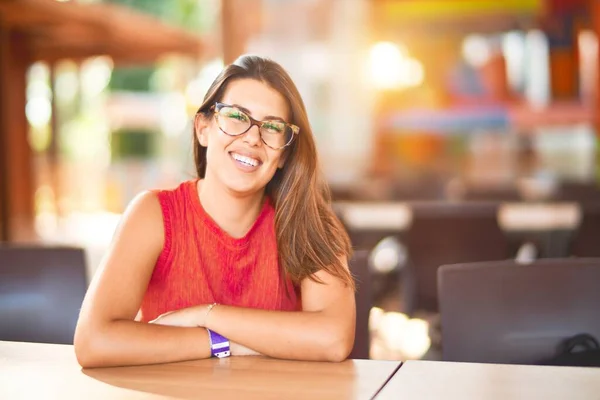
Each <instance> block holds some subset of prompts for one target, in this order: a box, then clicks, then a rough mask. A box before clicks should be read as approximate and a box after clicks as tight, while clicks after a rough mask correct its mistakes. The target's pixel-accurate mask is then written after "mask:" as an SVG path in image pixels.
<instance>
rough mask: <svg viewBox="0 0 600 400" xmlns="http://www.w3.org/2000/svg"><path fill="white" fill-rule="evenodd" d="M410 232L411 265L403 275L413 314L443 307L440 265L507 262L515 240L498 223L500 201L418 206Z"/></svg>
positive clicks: (406, 300)
mask: <svg viewBox="0 0 600 400" xmlns="http://www.w3.org/2000/svg"><path fill="white" fill-rule="evenodd" d="M412 210H413V219H412V225H411V227H410V229H409V230H408V232H407V234H406V245H407V247H408V254H409V265H408V266H407V269H406V270H405V273H404V276H403V302H404V309H405V311H406V312H407V313H408V314H413V313H414V312H415V311H416V310H426V311H433V312H435V311H437V310H438V297H437V270H438V268H439V266H440V265H444V264H455V263H463V262H476V261H493V260H504V259H507V258H508V257H509V255H510V253H509V244H508V240H507V238H506V236H505V234H504V233H503V232H502V230H501V229H500V227H499V226H498V222H497V211H498V205H497V204H496V203H460V204H452V203H429V204H428V203H422V204H415V205H414V206H413V207H412Z"/></svg>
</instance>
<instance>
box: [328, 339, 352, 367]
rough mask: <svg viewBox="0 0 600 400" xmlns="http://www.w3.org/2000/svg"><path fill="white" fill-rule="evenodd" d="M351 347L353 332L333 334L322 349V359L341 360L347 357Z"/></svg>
mask: <svg viewBox="0 0 600 400" xmlns="http://www.w3.org/2000/svg"><path fill="white" fill-rule="evenodd" d="M353 347H354V332H353V333H352V334H346V333H343V334H339V335H335V337H334V338H333V340H331V341H330V342H329V344H328V345H327V346H326V348H325V349H324V359H325V361H329V362H342V361H344V360H345V359H347V358H348V356H349V355H350V352H351V351H352V348H353Z"/></svg>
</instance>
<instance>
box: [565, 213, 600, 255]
mask: <svg viewBox="0 0 600 400" xmlns="http://www.w3.org/2000/svg"><path fill="white" fill-rule="evenodd" d="M582 209H583V218H582V220H581V225H580V226H579V229H577V232H576V233H575V238H574V239H573V242H572V245H571V255H574V256H577V257H600V242H599V241H598V240H599V239H598V238H600V203H597V204H595V205H591V204H589V205H586V206H583V207H582Z"/></svg>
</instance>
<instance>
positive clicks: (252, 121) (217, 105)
mask: <svg viewBox="0 0 600 400" xmlns="http://www.w3.org/2000/svg"><path fill="white" fill-rule="evenodd" d="M223 107H231V108H235V109H237V110H239V111H240V112H242V113H243V114H244V115H246V116H247V117H248V119H249V120H250V126H249V127H248V129H246V130H245V131H244V132H242V133H238V134H237V135H233V134H231V133H228V132H225V131H224V130H223V129H222V128H221V127H220V126H219V119H218V118H219V117H218V115H219V111H220V110H221V108H223ZM210 108H211V110H212V111H213V114H214V116H215V121H217V126H218V127H219V130H220V131H221V132H223V133H224V134H226V135H227V136H232V137H236V136H241V135H243V134H245V133H247V132H248V131H249V130H250V129H252V127H253V126H255V125H256V126H257V127H258V133H259V135H260V140H261V142H263V143H264V144H265V146H267V147H269V148H270V149H273V150H281V149H285V148H286V147H288V146H289V145H290V144H292V143H293V142H294V138H295V135H298V134H299V133H300V127H298V126H297V125H294V124H290V123H289V122H285V121H282V120H275V121H277V122H283V123H284V125H285V126H286V127H287V128H288V129H290V130H291V131H292V138H291V139H290V141H289V142H288V143H286V144H284V145H283V146H281V147H273V146H271V145H269V144H268V143H267V142H265V140H264V139H263V136H262V132H261V130H260V129H261V128H262V125H263V124H264V123H266V122H272V121H259V120H257V119H255V118H252V117H251V116H250V115H248V113H247V112H245V111H243V110H240V109H239V107H236V106H232V105H231V104H225V103H220V102H216V103H215V104H214V105H213V106H211V107H210Z"/></svg>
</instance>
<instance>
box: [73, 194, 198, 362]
mask: <svg viewBox="0 0 600 400" xmlns="http://www.w3.org/2000/svg"><path fill="white" fill-rule="evenodd" d="M163 243H164V229H163V222H162V214H161V209H160V204H159V202H158V198H157V197H156V195H155V194H153V193H144V194H142V195H140V196H138V197H137V198H136V199H135V200H134V201H133V202H132V203H131V205H130V206H129V207H128V210H127V211H126V213H125V214H124V216H123V219H122V222H121V224H120V226H119V228H118V229H117V232H116V234H115V237H114V239H113V242H112V244H111V246H110V248H109V249H108V251H107V254H106V256H105V257H104V259H103V261H102V264H101V266H100V267H99V269H98V271H97V273H96V274H95V276H94V279H93V280H92V283H91V284H90V287H89V289H88V292H87V294H86V296H85V300H84V302H83V306H82V309H81V313H80V316H79V321H78V323H77V329H76V331H75V353H76V355H77V359H78V360H79V363H80V364H81V365H82V366H83V367H102V366H114V365H135V364H152V363H164V362H171V361H181V360H190V359H198V358H206V357H209V356H210V349H209V345H208V334H207V332H206V330H205V329H203V328H199V327H196V328H182V327H173V326H160V325H155V324H147V323H142V322H136V321H134V320H135V317H136V314H137V311H138V309H139V307H140V304H141V302H142V298H143V296H144V294H145V292H146V289H147V286H148V282H149V280H150V277H151V275H152V271H153V269H154V265H155V263H156V260H157V258H158V256H159V254H160V252H161V251H162V248H163Z"/></svg>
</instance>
